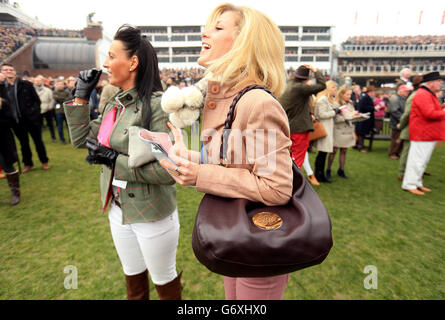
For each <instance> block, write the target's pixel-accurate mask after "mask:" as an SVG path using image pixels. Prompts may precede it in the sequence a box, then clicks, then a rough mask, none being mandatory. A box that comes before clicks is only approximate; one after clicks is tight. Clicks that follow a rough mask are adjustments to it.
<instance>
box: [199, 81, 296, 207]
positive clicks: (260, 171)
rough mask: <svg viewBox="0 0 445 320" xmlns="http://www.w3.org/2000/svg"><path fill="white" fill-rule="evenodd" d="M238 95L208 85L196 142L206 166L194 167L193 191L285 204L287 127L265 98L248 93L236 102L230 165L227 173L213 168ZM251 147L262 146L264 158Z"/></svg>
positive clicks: (256, 92)
mask: <svg viewBox="0 0 445 320" xmlns="http://www.w3.org/2000/svg"><path fill="white" fill-rule="evenodd" d="M237 93H238V91H235V90H233V89H231V88H229V87H227V86H221V85H220V84H219V82H216V81H209V83H208V88H207V95H206V100H205V105H204V109H203V121H202V134H201V138H202V140H203V141H204V144H205V146H206V147H205V149H206V150H208V156H209V160H208V163H206V164H201V165H200V166H199V171H198V177H197V182H196V190H197V191H199V192H204V193H209V194H213V195H218V196H222V197H229V198H244V199H249V200H251V201H255V202H262V203H265V204H266V205H281V204H285V203H287V202H288V201H289V199H290V197H291V194H292V160H291V157H290V153H289V147H290V146H291V140H290V138H289V136H290V130H289V122H288V119H287V116H286V113H285V111H284V109H283V108H282V107H281V105H280V104H279V102H278V101H277V100H275V99H274V98H273V97H272V96H271V95H269V94H268V93H267V92H265V91H263V90H261V89H255V90H251V91H249V92H247V93H246V94H245V95H244V96H243V97H242V98H241V100H240V101H239V102H238V104H237V106H236V108H235V114H234V115H235V117H234V119H235V120H234V122H233V124H232V130H231V134H230V136H229V144H228V152H227V155H228V157H229V159H231V160H230V161H229V162H230V164H229V165H228V168H225V167H223V166H220V165H218V164H216V163H218V162H219V151H220V144H221V134H222V129H223V127H224V122H225V120H226V118H227V113H228V112H229V109H230V105H231V104H232V101H233V99H234V97H235V96H236V94H237ZM255 130H259V131H255ZM260 130H263V131H260ZM254 132H256V133H255V134H253V135H249V133H254ZM243 134H244V136H242V135H243ZM274 134H275V137H272V138H270V139H267V137H268V136H269V135H272V136H273V135H274ZM236 137H238V138H236ZM254 145H255V146H262V147H263V148H264V152H261V147H260V148H258V147H257V148H256V152H255V150H253V148H251V147H252V146H254ZM269 148H270V150H269ZM237 157H238V159H237Z"/></svg>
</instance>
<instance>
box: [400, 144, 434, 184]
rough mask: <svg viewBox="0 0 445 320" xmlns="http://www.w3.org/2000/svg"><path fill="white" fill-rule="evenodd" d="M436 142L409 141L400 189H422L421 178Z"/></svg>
mask: <svg viewBox="0 0 445 320" xmlns="http://www.w3.org/2000/svg"><path fill="white" fill-rule="evenodd" d="M435 145H436V141H411V142H410V147H409V153H408V160H407V162H406V169H405V175H404V176H403V183H402V189H405V190H406V189H417V188H418V187H423V184H422V177H423V173H424V172H425V169H426V166H427V164H428V162H429V161H430V158H431V154H432V153H433V151H434V146H435Z"/></svg>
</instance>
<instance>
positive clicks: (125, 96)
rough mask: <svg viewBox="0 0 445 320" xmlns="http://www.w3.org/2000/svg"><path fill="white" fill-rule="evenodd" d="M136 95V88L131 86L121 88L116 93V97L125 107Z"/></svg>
mask: <svg viewBox="0 0 445 320" xmlns="http://www.w3.org/2000/svg"><path fill="white" fill-rule="evenodd" d="M137 96H138V92H137V89H136V88H131V89H129V90H126V91H123V90H122V89H120V90H119V92H118V93H117V95H116V98H117V99H118V100H119V102H120V103H121V104H123V105H124V106H125V107H126V106H128V105H129V104H131V103H133V102H134V101H135V100H136V98H137Z"/></svg>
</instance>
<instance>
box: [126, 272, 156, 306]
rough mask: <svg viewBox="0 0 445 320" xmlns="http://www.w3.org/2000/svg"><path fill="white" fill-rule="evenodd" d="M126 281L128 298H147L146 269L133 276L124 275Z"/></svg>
mask: <svg viewBox="0 0 445 320" xmlns="http://www.w3.org/2000/svg"><path fill="white" fill-rule="evenodd" d="M125 280H126V281H127V299H128V300H148V299H149V292H150V291H149V289H148V271H147V270H145V271H144V272H142V273H139V274H135V275H134V276H127V275H125Z"/></svg>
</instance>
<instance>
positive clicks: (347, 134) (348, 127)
mask: <svg viewBox="0 0 445 320" xmlns="http://www.w3.org/2000/svg"><path fill="white" fill-rule="evenodd" d="M351 95H352V89H351V88H349V87H348V86H346V85H344V86H342V87H340V89H339V90H338V92H337V95H336V96H335V100H334V106H335V108H337V109H340V110H341V111H340V113H339V114H337V115H336V116H335V118H334V150H333V152H332V153H330V154H329V158H328V169H327V170H326V177H327V178H328V179H330V177H331V167H332V163H333V162H334V158H335V154H336V153H337V150H338V149H340V168H339V169H338V171H337V174H338V175H339V176H340V177H342V178H345V179H346V178H347V176H346V174H345V162H346V152H347V151H348V148H350V147H353V146H354V145H355V135H354V125H353V124H352V122H351V120H352V119H353V118H354V116H355V115H357V113H358V112H357V111H355V110H354V105H353V104H352V101H351Z"/></svg>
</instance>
